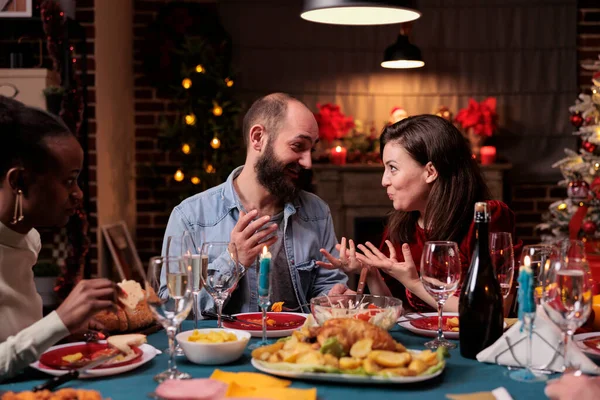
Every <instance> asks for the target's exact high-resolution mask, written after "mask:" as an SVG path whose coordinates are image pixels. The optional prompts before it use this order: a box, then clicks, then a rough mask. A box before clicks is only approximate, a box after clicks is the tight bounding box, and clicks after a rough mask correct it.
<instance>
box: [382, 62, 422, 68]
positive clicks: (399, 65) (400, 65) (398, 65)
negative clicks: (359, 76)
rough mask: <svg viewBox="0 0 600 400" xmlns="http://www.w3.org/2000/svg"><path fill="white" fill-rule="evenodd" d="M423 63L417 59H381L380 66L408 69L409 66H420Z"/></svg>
mask: <svg viewBox="0 0 600 400" xmlns="http://www.w3.org/2000/svg"><path fill="white" fill-rule="evenodd" d="M424 65H425V63H424V62H423V61H417V60H394V61H383V62H382V63H381V66H382V67H383V68H394V69H409V68H421V67H422V66H424Z"/></svg>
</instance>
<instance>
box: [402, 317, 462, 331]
mask: <svg viewBox="0 0 600 400" xmlns="http://www.w3.org/2000/svg"><path fill="white" fill-rule="evenodd" d="M450 318H457V317H448V316H442V330H443V331H444V332H458V331H453V330H452V329H451V328H450V327H449V326H448V319H450ZM410 324H411V325H412V326H414V327H415V328H418V329H424V330H428V331H437V329H438V317H437V316H435V317H424V318H419V319H413V320H411V321H410Z"/></svg>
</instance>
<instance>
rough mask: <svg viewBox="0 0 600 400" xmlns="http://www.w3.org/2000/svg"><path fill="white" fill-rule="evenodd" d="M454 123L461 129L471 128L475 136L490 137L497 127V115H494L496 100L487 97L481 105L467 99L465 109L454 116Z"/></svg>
mask: <svg viewBox="0 0 600 400" xmlns="http://www.w3.org/2000/svg"><path fill="white" fill-rule="evenodd" d="M455 121H456V122H458V123H460V125H461V126H462V127H463V129H469V128H473V130H474V132H475V134H476V135H481V136H488V137H489V136H492V134H493V133H494V131H495V130H496V128H497V127H498V114H497V113H496V99H495V98H494V97H488V98H487V99H485V100H483V101H482V102H481V103H477V102H476V101H475V100H474V99H472V98H471V99H469V105H468V107H467V108H463V109H462V110H460V111H459V112H458V114H456V119H455Z"/></svg>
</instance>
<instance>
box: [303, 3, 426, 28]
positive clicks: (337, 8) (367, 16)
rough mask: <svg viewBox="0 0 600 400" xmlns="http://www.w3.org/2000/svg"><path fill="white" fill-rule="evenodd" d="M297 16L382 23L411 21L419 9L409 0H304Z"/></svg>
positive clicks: (331, 21) (325, 21) (334, 21)
mask: <svg viewBox="0 0 600 400" xmlns="http://www.w3.org/2000/svg"><path fill="white" fill-rule="evenodd" d="M300 16H301V17H302V18H303V19H305V20H308V21H312V22H320V23H323V24H334V25H386V24H398V23H401V22H407V21H413V20H415V19H417V18H419V17H420V16H421V13H420V12H419V11H418V10H417V9H416V8H415V7H413V1H412V0H304V7H303V9H302V13H301V14H300Z"/></svg>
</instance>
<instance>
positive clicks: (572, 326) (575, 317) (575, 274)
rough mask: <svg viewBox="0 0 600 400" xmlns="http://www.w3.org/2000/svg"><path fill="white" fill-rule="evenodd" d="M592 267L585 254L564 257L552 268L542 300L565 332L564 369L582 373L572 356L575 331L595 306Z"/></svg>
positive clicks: (553, 264) (548, 312)
mask: <svg viewBox="0 0 600 400" xmlns="http://www.w3.org/2000/svg"><path fill="white" fill-rule="evenodd" d="M589 277H590V268H589V265H588V262H587V260H586V259H585V258H573V257H566V258H562V257H560V258H559V259H557V260H554V262H553V263H552V264H551V267H550V269H549V271H548V274H547V277H546V281H547V283H548V284H547V285H545V287H544V288H545V290H544V292H543V294H542V304H543V308H544V311H546V314H547V315H548V317H549V318H550V319H551V320H552V322H554V323H555V324H556V325H557V326H558V327H559V328H560V329H561V331H562V332H563V360H564V372H565V373H567V372H570V373H574V374H575V375H581V370H580V369H579V365H576V364H574V363H573V361H572V360H570V359H569V357H568V351H567V349H568V347H569V343H571V341H572V340H573V334H574V333H575V331H576V330H577V328H579V327H580V326H582V325H583V324H584V323H585V321H586V320H587V319H588V317H589V316H590V313H591V309H592V285H591V281H590V279H589Z"/></svg>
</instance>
